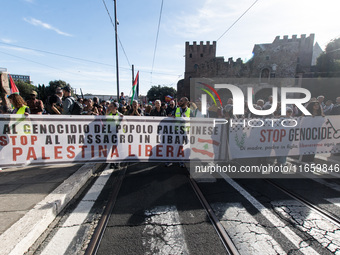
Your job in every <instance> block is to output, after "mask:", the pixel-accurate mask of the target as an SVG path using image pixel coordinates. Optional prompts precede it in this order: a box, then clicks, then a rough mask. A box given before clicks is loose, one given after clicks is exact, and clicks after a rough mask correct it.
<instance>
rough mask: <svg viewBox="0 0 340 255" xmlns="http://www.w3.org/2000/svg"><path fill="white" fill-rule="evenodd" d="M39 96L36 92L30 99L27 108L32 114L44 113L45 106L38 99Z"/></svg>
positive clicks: (32, 93)
mask: <svg viewBox="0 0 340 255" xmlns="http://www.w3.org/2000/svg"><path fill="white" fill-rule="evenodd" d="M37 95H38V93H37V92H36V91H34V90H33V91H32V92H31V93H30V99H29V100H27V106H28V107H29V108H30V111H31V114H39V115H41V114H42V113H43V111H44V104H43V102H42V101H41V100H39V99H37Z"/></svg>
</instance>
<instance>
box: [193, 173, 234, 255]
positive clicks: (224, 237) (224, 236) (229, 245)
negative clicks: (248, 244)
mask: <svg viewBox="0 0 340 255" xmlns="http://www.w3.org/2000/svg"><path fill="white" fill-rule="evenodd" d="M188 178H189V181H190V184H191V186H192V188H193V189H194V191H195V194H196V195H197V197H198V199H199V200H200V202H201V204H202V206H203V207H204V209H205V211H206V213H207V215H208V217H209V219H210V221H211V223H212V225H213V226H214V228H215V230H216V232H217V234H218V236H219V237H220V240H221V241H222V243H223V245H224V247H225V249H226V251H227V252H228V254H232V255H238V254H240V253H239V252H238V250H237V248H236V246H235V245H234V243H233V241H232V240H231V238H230V237H229V235H228V233H227V232H226V230H225V229H224V227H223V226H222V224H221V223H220V221H219V220H218V218H217V216H216V214H215V213H214V211H213V209H212V208H211V206H210V205H209V203H208V201H207V200H206V198H205V197H204V195H203V193H202V191H201V190H200V188H199V187H198V185H197V183H196V182H195V180H194V179H193V178H191V177H190V173H188Z"/></svg>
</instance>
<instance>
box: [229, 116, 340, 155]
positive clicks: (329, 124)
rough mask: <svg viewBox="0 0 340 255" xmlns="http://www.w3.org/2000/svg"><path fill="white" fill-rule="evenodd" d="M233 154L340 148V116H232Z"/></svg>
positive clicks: (280, 153)
mask: <svg viewBox="0 0 340 255" xmlns="http://www.w3.org/2000/svg"><path fill="white" fill-rule="evenodd" d="M229 124H230V126H229V150H230V156H231V158H252V157H269V156H270V157H275V156H293V155H305V154H307V155H308V154H317V153H337V152H340V116H326V117H321V116H319V117H300V118H291V119H285V118H277V119H266V118H263V119H232V120H229Z"/></svg>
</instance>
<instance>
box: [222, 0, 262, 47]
mask: <svg viewBox="0 0 340 255" xmlns="http://www.w3.org/2000/svg"><path fill="white" fill-rule="evenodd" d="M258 1H259V0H255V2H254V3H253V4H252V5H250V7H249V8H248V9H247V10H245V11H244V12H243V13H242V15H241V16H240V17H239V18H238V19H237V20H236V21H235V22H234V23H233V24H231V26H230V27H229V28H228V29H227V30H226V31H224V33H223V34H222V35H221V36H220V37H219V38H218V39H217V40H216V42H217V41H218V40H220V39H221V38H222V37H223V36H224V35H225V34H226V33H228V31H229V30H230V29H231V28H232V27H233V26H234V25H235V24H236V23H237V22H238V21H239V20H240V19H241V18H242V17H243V16H244V15H245V14H246V13H247V12H248V11H249V10H250V9H251V8H252V7H253V6H254V5H255V4H256V3H257V2H258Z"/></svg>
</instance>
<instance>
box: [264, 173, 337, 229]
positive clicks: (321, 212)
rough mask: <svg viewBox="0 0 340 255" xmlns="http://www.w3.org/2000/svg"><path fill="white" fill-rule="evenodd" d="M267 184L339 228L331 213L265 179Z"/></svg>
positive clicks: (335, 218)
mask: <svg viewBox="0 0 340 255" xmlns="http://www.w3.org/2000/svg"><path fill="white" fill-rule="evenodd" d="M265 181H266V182H267V183H269V184H271V185H273V186H274V187H276V188H277V189H279V190H281V191H282V192H284V193H285V194H286V195H288V196H290V197H291V198H293V199H294V200H297V201H299V202H300V203H301V204H303V205H305V206H306V207H308V208H310V209H311V210H313V211H314V212H316V213H318V214H319V215H321V216H322V217H324V218H326V219H328V220H329V221H331V222H332V223H333V224H335V225H337V226H338V227H340V218H339V217H337V216H335V215H333V214H332V213H330V212H328V211H326V210H325V209H322V208H320V207H319V206H317V205H315V204H313V203H312V202H311V201H309V200H308V199H306V198H304V197H302V196H300V195H298V194H296V193H294V192H292V191H290V190H288V189H286V188H284V187H283V186H281V185H279V184H277V183H275V182H273V181H271V180H268V179H266V180H265Z"/></svg>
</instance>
